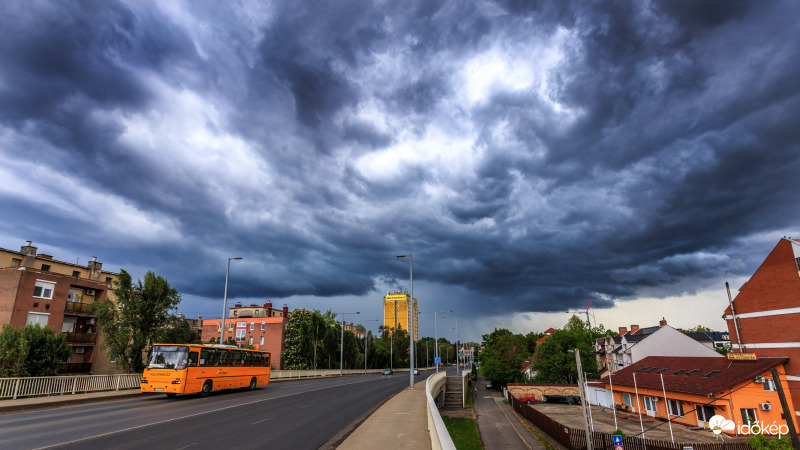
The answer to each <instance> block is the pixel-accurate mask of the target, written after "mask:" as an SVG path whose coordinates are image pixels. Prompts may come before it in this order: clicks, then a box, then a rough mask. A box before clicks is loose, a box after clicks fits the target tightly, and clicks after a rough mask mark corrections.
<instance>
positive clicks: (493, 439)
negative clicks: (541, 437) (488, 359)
mask: <svg viewBox="0 0 800 450" xmlns="http://www.w3.org/2000/svg"><path fill="white" fill-rule="evenodd" d="M476 386H477V389H478V396H477V398H476V399H475V401H474V402H473V404H474V405H475V406H474V407H475V414H476V415H477V416H478V421H477V422H478V431H480V433H481V439H482V440H483V447H484V448H487V449H513V450H544V449H545V447H544V446H543V445H542V444H541V443H540V442H539V441H538V440H537V439H536V438H535V437H534V436H533V434H531V432H530V431H529V430H528V428H527V421H525V419H522V420H520V417H519V416H518V415H517V414H516V413H515V412H514V410H513V409H512V408H511V406H509V405H507V404H505V403H503V396H502V395H501V394H500V393H499V392H497V391H495V390H491V389H486V387H485V386H486V380H484V379H483V377H479V378H478V382H477V385H476Z"/></svg>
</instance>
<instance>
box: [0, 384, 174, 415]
mask: <svg viewBox="0 0 800 450" xmlns="http://www.w3.org/2000/svg"><path fill="white" fill-rule="evenodd" d="M132 391H133V392H130V393H124V394H115V395H109V396H103V397H100V396H92V397H73V396H72V395H69V396H68V397H73V398H64V399H57V400H51V401H41V402H35V403H18V404H15V405H3V404H2V402H0V415H6V414H13V413H18V412H28V411H38V410H43V409H54V408H60V407H62V406H72V405H82V404H86V403H100V402H110V401H114V400H120V399H126V398H134V397H144V396H152V395H158V394H150V393H142V392H140V391H139V390H138V389H137V390H132ZM112 392H113V391H112ZM59 397H67V396H59ZM34 398H37V399H38V398H43V397H34ZM44 398H49V397H44Z"/></svg>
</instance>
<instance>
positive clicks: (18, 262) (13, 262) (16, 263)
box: [11, 258, 22, 267]
mask: <svg viewBox="0 0 800 450" xmlns="http://www.w3.org/2000/svg"><path fill="white" fill-rule="evenodd" d="M20 265H22V260H21V259H17V258H12V259H11V267H19V266H20Z"/></svg>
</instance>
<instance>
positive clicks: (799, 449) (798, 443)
mask: <svg viewBox="0 0 800 450" xmlns="http://www.w3.org/2000/svg"><path fill="white" fill-rule="evenodd" d="M770 372H772V381H773V382H774V383H775V389H777V390H778V397H779V398H780V399H781V408H783V416H784V417H786V424H787V425H788V426H789V436H791V438H792V446H793V447H794V450H800V439H798V437H797V430H796V429H795V428H794V421H793V420H792V418H793V417H794V414H792V413H793V412H794V411H792V410H790V409H789V403H788V402H787V401H786V394H784V393H783V386H782V385H781V379H780V377H779V376H778V371H777V370H775V368H774V367H773V368H772V369H770Z"/></svg>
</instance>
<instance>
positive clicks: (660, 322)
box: [658, 317, 667, 327]
mask: <svg viewBox="0 0 800 450" xmlns="http://www.w3.org/2000/svg"><path fill="white" fill-rule="evenodd" d="M666 324H667V319H665V318H663V317H662V318H661V320H660V321H659V322H658V326H660V327H663V326H664V325H666Z"/></svg>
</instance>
